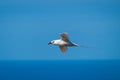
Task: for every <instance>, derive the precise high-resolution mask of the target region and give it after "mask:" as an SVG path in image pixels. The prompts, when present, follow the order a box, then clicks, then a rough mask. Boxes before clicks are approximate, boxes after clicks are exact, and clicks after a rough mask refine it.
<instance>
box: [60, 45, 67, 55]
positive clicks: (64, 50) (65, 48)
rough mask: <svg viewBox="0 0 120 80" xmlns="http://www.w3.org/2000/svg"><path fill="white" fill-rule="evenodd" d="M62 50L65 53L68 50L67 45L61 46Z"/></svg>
mask: <svg viewBox="0 0 120 80" xmlns="http://www.w3.org/2000/svg"><path fill="white" fill-rule="evenodd" d="M59 48H60V50H61V51H62V53H65V52H66V50H67V47H66V46H59Z"/></svg>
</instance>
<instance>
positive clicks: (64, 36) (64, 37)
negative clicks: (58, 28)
mask: <svg viewBox="0 0 120 80" xmlns="http://www.w3.org/2000/svg"><path fill="white" fill-rule="evenodd" d="M60 36H61V39H62V40H63V41H66V42H68V41H69V38H68V34H67V33H62V34H60Z"/></svg>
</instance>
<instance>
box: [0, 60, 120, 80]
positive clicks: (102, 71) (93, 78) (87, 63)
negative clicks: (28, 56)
mask: <svg viewBox="0 0 120 80" xmlns="http://www.w3.org/2000/svg"><path fill="white" fill-rule="evenodd" d="M0 80H120V60H1V61H0Z"/></svg>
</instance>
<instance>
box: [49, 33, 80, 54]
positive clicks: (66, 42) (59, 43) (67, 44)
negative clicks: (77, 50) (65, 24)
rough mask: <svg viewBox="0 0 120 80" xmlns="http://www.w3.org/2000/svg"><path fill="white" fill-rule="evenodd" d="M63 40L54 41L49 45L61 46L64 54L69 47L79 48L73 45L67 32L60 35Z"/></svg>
mask: <svg viewBox="0 0 120 80" xmlns="http://www.w3.org/2000/svg"><path fill="white" fill-rule="evenodd" d="M60 36H61V39H58V40H52V41H50V42H49V43H48V44H53V45H57V46H59V48H60V50H61V52H62V53H65V52H66V50H67V47H72V46H78V45H77V44H75V43H72V42H71V41H70V40H69V38H68V34H67V33H66V32H64V33H61V34H60Z"/></svg>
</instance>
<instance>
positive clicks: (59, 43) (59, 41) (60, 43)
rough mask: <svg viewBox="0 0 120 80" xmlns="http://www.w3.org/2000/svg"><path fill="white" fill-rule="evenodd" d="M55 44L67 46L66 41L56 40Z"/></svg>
mask: <svg viewBox="0 0 120 80" xmlns="http://www.w3.org/2000/svg"><path fill="white" fill-rule="evenodd" d="M54 44H55V45H66V44H67V42H65V41H63V40H55V41H54Z"/></svg>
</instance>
